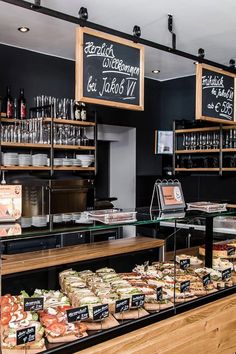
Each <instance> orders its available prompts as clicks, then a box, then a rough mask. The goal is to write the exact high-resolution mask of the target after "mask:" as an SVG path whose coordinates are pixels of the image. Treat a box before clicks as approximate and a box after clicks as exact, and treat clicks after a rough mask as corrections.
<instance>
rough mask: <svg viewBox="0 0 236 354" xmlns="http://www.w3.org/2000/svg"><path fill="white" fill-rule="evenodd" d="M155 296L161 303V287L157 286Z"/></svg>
mask: <svg viewBox="0 0 236 354" xmlns="http://www.w3.org/2000/svg"><path fill="white" fill-rule="evenodd" d="M156 295H157V301H162V300H163V289H162V286H159V287H158V288H156Z"/></svg>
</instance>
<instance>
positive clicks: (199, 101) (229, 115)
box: [196, 64, 236, 124]
mask: <svg viewBox="0 0 236 354" xmlns="http://www.w3.org/2000/svg"><path fill="white" fill-rule="evenodd" d="M235 77H236V75H235V74H233V73H230V72H227V71H224V70H220V69H217V68H215V67H211V66H208V65H205V64H198V65H197V72H196V119H200V120H207V121H213V122H218V123H223V124H227V123H228V124H232V123H234V122H235V120H236V119H235V114H236V112H235V110H236V108H235V107H236V104H235V102H236V101H235V94H234V91H235Z"/></svg>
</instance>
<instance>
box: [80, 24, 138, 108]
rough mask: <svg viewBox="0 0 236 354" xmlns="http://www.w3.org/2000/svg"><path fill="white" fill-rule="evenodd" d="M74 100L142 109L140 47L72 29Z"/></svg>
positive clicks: (98, 34) (111, 37) (103, 34)
mask: <svg viewBox="0 0 236 354" xmlns="http://www.w3.org/2000/svg"><path fill="white" fill-rule="evenodd" d="M75 75H76V77H75V99H76V101H82V102H88V103H95V104H101V105H106V106H112V107H119V108H125V109H131V110H140V111H142V110H144V47H143V46H142V45H140V44H137V43H133V42H131V41H128V40H125V39H123V38H119V37H116V36H112V35H109V34H106V33H103V32H99V31H95V30H92V29H89V28H85V27H78V28H76V74H75Z"/></svg>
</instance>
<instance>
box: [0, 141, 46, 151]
mask: <svg viewBox="0 0 236 354" xmlns="http://www.w3.org/2000/svg"><path fill="white" fill-rule="evenodd" d="M1 146H6V147H10V148H18V147H19V148H26V149H50V147H51V145H50V144H32V143H9V142H5V141H2V142H1Z"/></svg>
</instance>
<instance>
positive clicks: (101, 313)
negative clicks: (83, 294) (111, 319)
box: [93, 304, 109, 321]
mask: <svg viewBox="0 0 236 354" xmlns="http://www.w3.org/2000/svg"><path fill="white" fill-rule="evenodd" d="M108 316H109V307H108V304H104V305H98V306H94V307H93V320H94V321H98V320H100V321H101V320H103V319H104V318H106V317H108Z"/></svg>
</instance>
